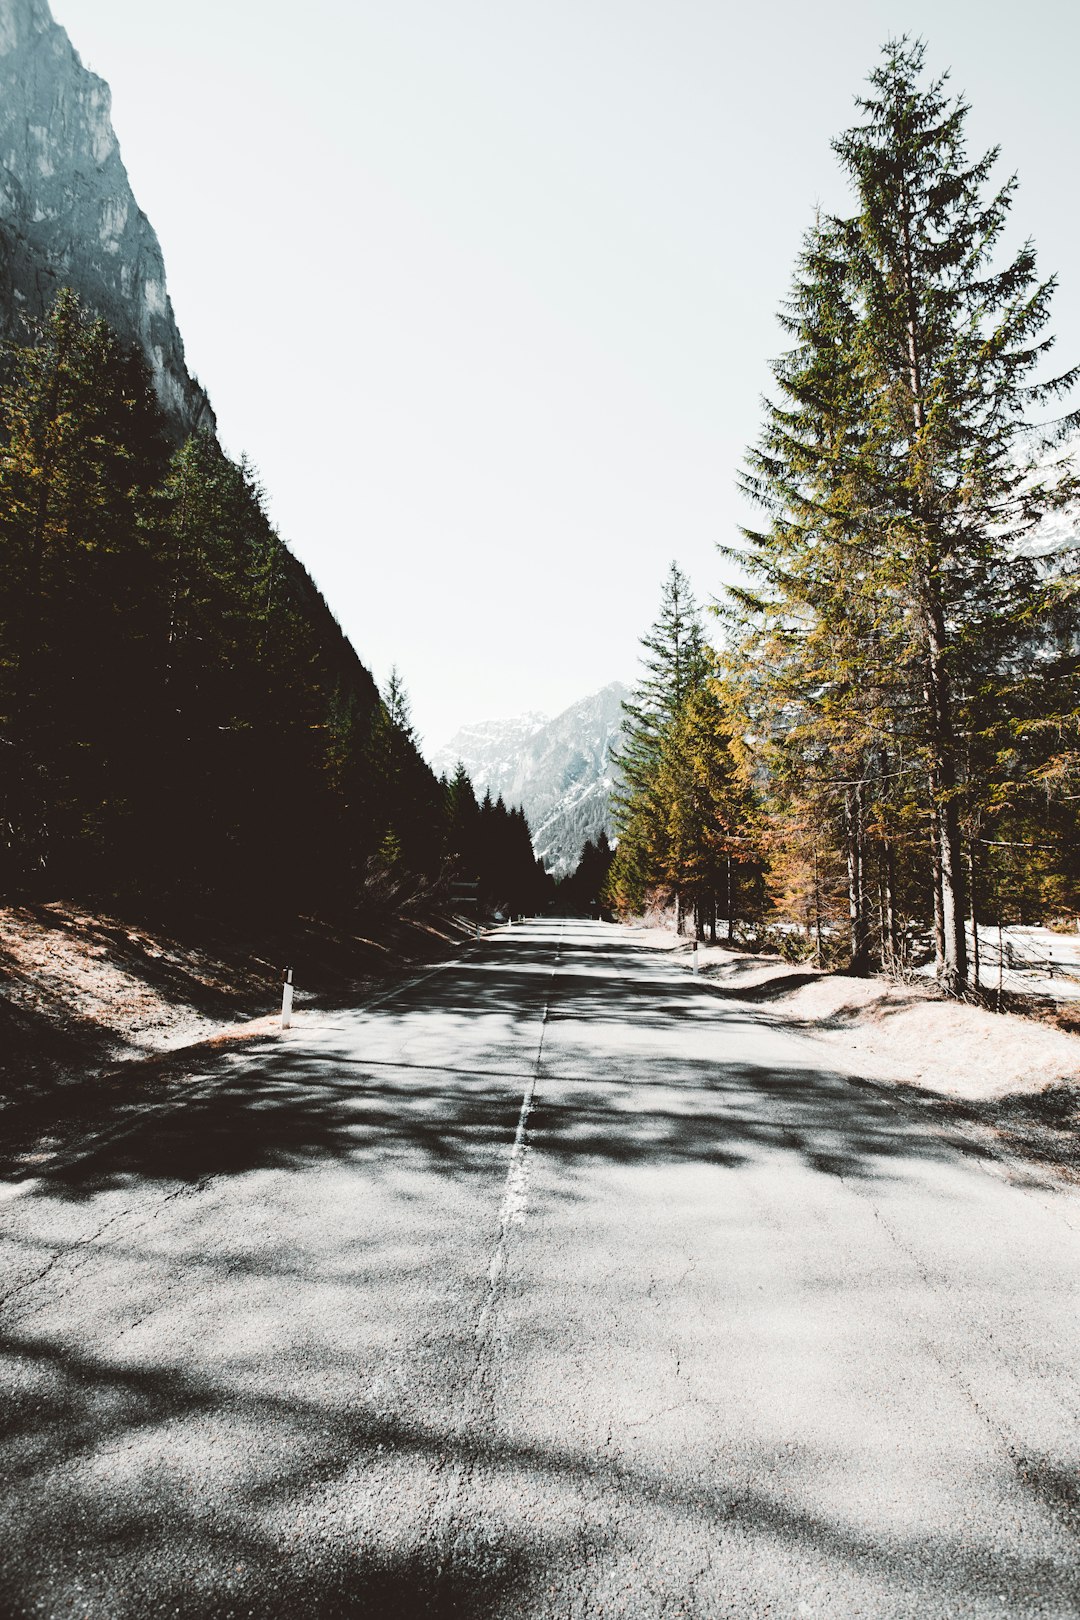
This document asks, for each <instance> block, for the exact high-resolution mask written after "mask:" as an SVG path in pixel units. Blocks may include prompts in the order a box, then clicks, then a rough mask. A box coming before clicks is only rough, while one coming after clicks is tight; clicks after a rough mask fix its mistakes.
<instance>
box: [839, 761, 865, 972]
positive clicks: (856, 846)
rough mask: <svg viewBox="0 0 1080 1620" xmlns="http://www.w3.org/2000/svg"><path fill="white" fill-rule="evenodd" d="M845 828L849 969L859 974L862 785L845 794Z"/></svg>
mask: <svg viewBox="0 0 1080 1620" xmlns="http://www.w3.org/2000/svg"><path fill="white" fill-rule="evenodd" d="M844 829H845V832H846V835H847V872H848V915H849V917H850V919H851V964H850V971H851V972H852V973H855V974H858V975H860V976H861V975H863V974H865V973H866V971H867V968H868V966H869V954H870V938H869V934H870V930H869V928H868V926H867V916H866V884H865V881H864V869H865V848H864V838H863V815H862V785H861V784H859V785H858V786H857V787H853V788H849V789H848V791H847V794H846V795H845V799H844Z"/></svg>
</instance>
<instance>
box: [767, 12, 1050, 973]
mask: <svg viewBox="0 0 1080 1620" xmlns="http://www.w3.org/2000/svg"><path fill="white" fill-rule="evenodd" d="M924 54H925V53H924V48H923V46H922V45H921V44H912V43H910V42H909V41H907V40H901V41H900V42H898V43H893V44H890V45H888V46H887V47H886V49H885V52H884V56H883V60H882V63H881V65H880V66H879V67H878V68H877V69H876V70H875V71H874V72H873V73H872V74H871V77H870V93H869V94H868V95H867V96H866V97H865V98H863V99H862V100H861V101H860V102H859V107H860V109H861V112H862V114H863V121H862V122H861V123H860V124H858V125H857V126H855V127H854V128H852V129H850V130H848V131H847V132H846V133H845V134H844V135H842V136H841V137H840V138H839V139H838V140H837V141H836V142H834V148H835V150H836V152H837V155H838V156H839V158H840V161H841V163H842V165H843V167H844V169H845V171H846V173H847V175H848V177H849V179H850V180H851V183H852V186H853V189H854V192H855V199H856V211H855V212H854V213H853V214H852V215H851V216H849V217H840V218H832V219H828V220H826V221H824V222H820V221H819V223H818V225H817V226H816V227H815V229H814V231H813V232H812V233H811V235H810V237H809V238H808V244H807V249H806V251H805V252H804V255H803V259H802V261H801V265H800V278H799V281H798V282H797V287H796V294H795V297H794V299H793V301H792V305H791V306H789V311H788V328H789V330H793V329H794V331H795V335H796V339H797V342H796V347H795V349H794V350H793V351H792V352H791V353H790V354H789V355H788V356H786V357H784V359H783V360H782V361H781V362H779V363H778V365H777V366H776V367H775V368H774V370H775V376H776V379H777V383H778V385H779V388H780V392H781V396H782V397H781V399H780V400H779V401H778V402H774V403H773V404H771V405H770V406H769V411H768V419H767V423H766V429H765V433H764V434H763V438H762V441H761V445H760V446H759V449H758V451H757V452H756V453H755V454H754V455H753V456H752V457H751V460H750V472H749V478H748V487H749V490H750V492H751V494H753V495H754V496H755V497H756V498H757V499H759V500H760V501H761V502H762V504H763V505H764V506H765V507H766V509H767V511H768V513H769V516H770V518H771V523H770V526H769V528H768V529H767V530H766V531H765V532H764V533H762V534H751V536H750V540H751V552H750V556H749V559H748V564H749V568H750V570H751V573H752V574H755V575H756V576H757V579H758V581H759V582H760V587H761V588H760V591H759V594H758V597H757V600H756V601H755V599H754V593H753V591H749V592H746V593H744V595H743V598H742V601H741V603H740V606H741V608H742V610H743V612H744V613H749V614H750V615H751V616H752V615H753V613H754V612H755V610H759V609H763V610H764V615H765V616H766V617H771V619H772V622H773V624H774V626H776V627H777V630H778V632H779V633H778V635H777V637H776V638H775V642H776V643H777V644H781V645H782V646H783V648H784V651H785V652H786V653H787V655H788V664H789V667H790V668H791V669H792V671H793V676H794V679H795V681H796V683H800V682H801V684H802V686H803V691H804V697H805V700H806V709H807V712H808V713H811V715H812V721H811V727H810V729H811V730H813V729H815V726H816V729H817V732H818V737H817V740H818V741H819V742H821V741H822V740H823V738H825V734H826V733H827V734H828V735H827V738H826V739H825V740H827V742H828V744H829V747H828V748H827V749H826V756H827V757H826V759H825V762H824V774H826V775H829V774H831V775H833V776H834V778H835V780H836V784H837V786H843V787H844V788H845V789H846V790H847V791H848V795H849V796H848V799H847V805H846V815H847V818H848V821H849V823H850V822H852V821H853V820H854V821H855V822H856V823H857V824H858V826H860V827H863V828H864V827H865V824H866V819H867V802H866V801H867V797H868V794H869V795H870V796H873V795H874V794H875V793H876V789H875V788H874V786H873V782H874V780H875V779H876V781H878V782H885V781H892V780H899V779H902V777H903V775H904V773H906V772H907V771H908V769H909V768H910V767H911V766H913V765H917V766H918V767H919V768H920V769H921V771H922V773H923V776H924V780H925V813H926V820H927V831H928V835H929V846H930V850H931V855H932V860H931V882H930V889H931V893H932V898H933V909H934V916H935V939H936V952H937V959H938V960H937V965H938V973H939V977H940V979H941V981H942V983H943V984H944V985H945V986H946V987H947V988H949V989H950V990H953V991H956V990H961V989H962V988H963V987H964V985H965V984H966V982H967V977H968V962H967V947H966V938H965V912H966V901H965V863H964V858H963V840H962V823H963V810H964V804H965V801H966V800H970V799H971V798H972V797H973V796H974V797H978V796H979V795H980V794H981V795H982V796H983V797H984V798H985V797H987V796H988V795H989V794H990V793H991V791H992V785H991V784H990V783H989V782H988V781H987V780H985V774H986V771H987V770H989V769H990V766H989V764H988V762H987V761H986V760H984V761H982V764H981V769H982V771H983V776H984V780H981V781H980V780H973V779H972V776H971V774H970V768H971V767H972V766H973V765H974V766H976V767H978V766H979V765H980V762H979V760H978V759H977V757H976V753H975V752H973V750H972V748H971V746H970V740H971V736H972V734H973V732H974V731H975V730H976V728H977V726H978V724H979V715H980V710H981V711H983V712H985V710H986V708H987V706H988V705H989V706H990V707H994V706H995V705H998V706H999V705H1000V701H1001V700H1003V699H1004V698H1005V688H1006V686H1007V684H1008V673H1007V670H1008V661H1009V655H1010V648H1011V649H1013V650H1014V651H1015V649H1016V648H1017V645H1018V640H1019V637H1020V635H1021V626H1022V625H1023V622H1024V618H1025V614H1027V613H1029V612H1030V609H1031V606H1032V603H1033V600H1034V597H1035V585H1036V581H1035V576H1034V571H1033V569H1032V567H1031V565H1030V562H1029V560H1028V559H1026V558H1025V557H1024V556H1023V553H1022V550H1021V547H1020V542H1021V541H1022V539H1023V537H1024V536H1025V535H1026V534H1027V533H1028V532H1029V531H1030V529H1031V528H1032V527H1033V525H1034V524H1035V523H1036V522H1037V521H1038V519H1039V518H1040V516H1041V515H1042V514H1043V513H1044V512H1045V511H1046V510H1047V509H1048V507H1051V506H1053V505H1054V504H1056V503H1060V502H1061V501H1062V500H1063V499H1064V498H1065V496H1066V494H1067V493H1068V491H1069V488H1070V485H1069V480H1068V479H1067V477H1066V476H1065V475H1064V473H1063V470H1062V468H1061V467H1059V466H1056V465H1055V464H1053V463H1048V462H1047V461H1046V459H1045V444H1044V443H1043V444H1040V443H1039V442H1038V441H1037V440H1035V439H1033V438H1032V437H1031V435H1030V427H1031V418H1032V413H1033V411H1035V410H1036V409H1037V408H1038V407H1040V406H1042V405H1044V404H1045V402H1046V401H1048V400H1049V399H1051V398H1053V397H1055V396H1057V395H1060V394H1061V393H1062V392H1063V391H1064V390H1065V389H1067V388H1068V387H1069V386H1070V385H1071V383H1072V381H1073V380H1074V374H1072V373H1069V374H1066V375H1064V376H1059V377H1057V378H1054V379H1051V380H1048V381H1039V380H1035V373H1036V371H1037V369H1038V367H1039V365H1040V363H1041V362H1042V360H1043V359H1044V357H1045V355H1046V353H1047V351H1048V350H1049V348H1050V346H1051V342H1052V340H1051V339H1050V338H1049V337H1048V336H1046V335H1044V329H1045V326H1046V322H1047V319H1048V313H1049V302H1050V298H1051V294H1052V291H1053V286H1054V283H1053V281H1052V280H1048V281H1040V280H1039V279H1038V277H1037V274H1036V264H1035V254H1034V250H1033V248H1032V247H1031V245H1030V243H1028V244H1025V245H1024V246H1023V247H1022V248H1021V249H1020V250H1019V251H1018V252H1017V253H1016V254H1015V255H1014V256H1013V257H1012V258H1011V260H1009V261H1008V262H1007V263H1005V265H1004V266H1003V267H997V266H996V259H997V250H998V248H999V246H1000V239H1001V235H1002V232H1003V230H1004V227H1005V223H1006V219H1007V215H1008V211H1009V208H1010V205H1011V202H1012V199H1013V194H1014V191H1015V179H1010V180H1008V181H1006V182H1005V183H1004V185H1001V186H997V187H995V186H994V185H993V184H992V182H991V172H992V170H993V167H994V164H995V161H996V159H997V155H998V154H997V152H996V150H995V151H991V152H989V153H987V154H985V155H984V156H982V157H980V158H978V159H976V160H974V161H972V160H970V159H969V157H968V154H967V149H966V141H965V129H964V126H965V120H966V116H967V111H968V109H967V106H966V104H965V103H964V101H963V100H962V99H961V98H951V97H950V96H949V95H948V94H947V90H946V82H947V81H946V78H939V79H936V80H931V81H929V82H926V81H925V80H924V76H923V66H924ZM760 623H761V620H760V619H759V626H760ZM763 645H764V643H761V642H759V650H760V649H761V647H762V646H763ZM822 647H826V648H827V656H826V657H825V658H824V659H823V660H822V661H821V662H820V664H819V667H818V668H817V669H816V670H815V663H814V659H815V655H816V653H817V652H819V651H820V649H821V648H822ZM782 664H783V660H781V666H782ZM815 675H816V676H817V677H818V679H819V682H820V690H819V692H818V693H815V692H814V680H815ZM814 711H816V713H814ZM774 713H775V714H776V715H777V716H778V717H779V724H780V729H781V730H784V729H785V728H789V725H790V714H788V715H784V714H783V713H782V704H781V705H777V707H776V708H775V709H774ZM875 735H877V736H878V737H885V738H886V740H887V742H888V744H889V746H888V747H887V748H886V749H885V750H882V749H880V748H877V747H875V744H874V738H875ZM999 757H1000V756H999ZM852 792H856V793H857V798H858V802H855V801H853V800H852V798H851V796H850V795H851V793H852ZM883 797H884V798H887V797H888V796H887V795H886V796H883ZM862 837H863V834H862V833H861V832H860V833H859V834H858V838H857V839H855V840H854V842H853V843H852V845H851V848H852V851H853V852H854V846H855V844H857V843H858V842H859V840H861V839H862ZM853 884H854V885H855V887H856V888H857V889H858V890H859V893H860V894H861V893H862V891H863V880H862V877H861V876H859V875H858V874H856V876H854V877H853ZM856 920H857V919H856V917H855V915H854V913H853V924H854V923H855V922H856ZM854 945H855V941H854V940H853V946H854Z"/></svg>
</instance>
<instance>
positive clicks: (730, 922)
mask: <svg viewBox="0 0 1080 1620" xmlns="http://www.w3.org/2000/svg"><path fill="white" fill-rule="evenodd" d="M727 937H728V944H729V945H730V943H731V941H732V940H733V939H734V938H735V865H734V862H733V861H732V859H731V856H730V855H729V856H728V858H727Z"/></svg>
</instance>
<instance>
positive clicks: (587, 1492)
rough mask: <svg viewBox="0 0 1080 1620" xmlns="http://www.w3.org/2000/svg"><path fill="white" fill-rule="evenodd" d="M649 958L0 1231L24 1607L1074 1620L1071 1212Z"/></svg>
mask: <svg viewBox="0 0 1080 1620" xmlns="http://www.w3.org/2000/svg"><path fill="white" fill-rule="evenodd" d="M685 961H686V959H685V957H684V958H682V959H680V958H678V957H676V956H673V955H672V954H671V953H666V952H663V951H658V950H655V949H650V948H648V947H647V946H646V945H645V944H643V943H642V942H641V940H640V936H637V935H635V933H634V931H633V930H632V929H629V928H623V927H619V926H616V925H609V924H603V923H587V922H581V923H578V922H561V921H554V922H534V923H529V924H526V925H525V926H523V927H514V928H512V929H506V930H503V931H501V932H499V933H497V934H492V935H490V936H489V937H487V938H486V939H484V940H483V941H481V942H479V943H478V944H477V945H476V946H475V947H474V948H470V949H469V950H467V951H466V952H465V953H464V954H463V956H462V958H461V960H460V961H458V962H456V963H452V964H450V965H448V966H446V967H444V968H442V969H439V970H437V971H435V972H434V973H431V974H429V975H427V976H425V977H423V978H421V979H419V980H416V981H414V982H413V983H412V984H409V985H404V986H402V987H400V988H399V989H397V990H395V991H394V992H393V993H392V994H390V995H389V996H388V997H386V999H384V1000H383V1001H382V1002H381V1003H380V1004H378V1005H374V1004H373V1005H371V1006H370V1007H368V1008H367V1009H357V1010H355V1011H349V1012H345V1013H341V1012H334V1013H326V1014H318V1015H316V1014H311V1015H309V1016H308V1018H307V1019H306V1021H305V1020H302V1021H301V1022H300V1023H299V1024H298V1025H297V1026H296V1027H295V1028H294V1029H293V1030H291V1031H290V1032H289V1034H288V1035H287V1036H284V1037H282V1038H280V1039H276V1040H267V1041H265V1042H263V1043H261V1044H259V1045H258V1046H256V1047H255V1048H253V1049H252V1048H247V1049H245V1050H243V1051H242V1052H238V1053H235V1054H234V1055H233V1057H232V1058H231V1059H226V1060H222V1061H221V1062H219V1064H218V1068H217V1069H216V1071H215V1072H214V1075H213V1076H212V1078H211V1079H209V1080H207V1081H206V1082H205V1083H204V1084H200V1085H197V1086H195V1087H194V1089H190V1090H188V1091H187V1092H181V1093H178V1094H177V1095H176V1096H175V1097H174V1098H173V1100H172V1101H171V1102H170V1103H169V1105H168V1106H167V1107H165V1108H164V1109H159V1110H155V1111H152V1112H150V1113H147V1114H145V1115H140V1116H137V1117H135V1118H133V1119H131V1120H129V1122H128V1125H127V1127H126V1128H125V1130H123V1131H122V1132H121V1133H119V1134H114V1135H113V1136H112V1137H104V1138H99V1139H98V1140H97V1141H88V1142H87V1143H85V1144H84V1146H83V1147H82V1148H81V1149H79V1150H77V1151H75V1152H73V1153H71V1154H69V1155H68V1156H67V1157H66V1158H65V1160H64V1161H63V1163H62V1164H58V1165H56V1166H55V1167H54V1168H53V1169H52V1170H49V1169H46V1170H43V1171H42V1173H41V1174H40V1176H39V1177H38V1179H37V1180H36V1181H34V1182H31V1183H26V1184H24V1185H21V1186H15V1185H12V1184H8V1186H7V1188H6V1192H7V1196H6V1197H5V1198H3V1199H2V1201H0V1296H2V1299H3V1306H2V1313H0V1320H2V1341H0V1352H2V1359H0V1369H2V1417H0V1446H2V1453H0V1480H2V1488H0V1613H3V1614H4V1615H5V1616H7V1615H10V1616H50V1617H51V1616H65V1617H67V1616H84V1617H90V1620H103V1617H109V1620H129V1617H130V1620H136V1617H137V1620H150V1617H156V1616H183V1617H196V1616H197V1617H207V1620H210V1617H213V1620H228V1617H232V1616H258V1617H260V1620H261V1617H265V1616H313V1617H319V1616H324V1615H325V1616H372V1617H383V1616H386V1617H394V1616H412V1615H419V1616H439V1617H444V1616H450V1615H455V1616H476V1617H485V1620H486V1617H495V1616H507V1617H510V1616H513V1617H515V1620H528V1617H533V1616H538V1617H545V1620H547V1617H551V1620H555V1617H559V1620H578V1617H579V1616H580V1617H584V1616H637V1617H642V1620H646V1617H647V1620H654V1617H656V1620H659V1617H665V1620H667V1617H675V1616H691V1617H709V1620H712V1617H717V1620H719V1617H726V1616H731V1617H736V1620H744V1617H748V1620H757V1617H759V1616H760V1617H765V1616H768V1617H777V1620H781V1617H782V1620H803V1617H805V1616H813V1617H820V1620H846V1617H849V1616H861V1617H868V1620H884V1617H894V1616H904V1617H909V1616H910V1617H916V1616H917V1617H919V1620H937V1617H939V1616H964V1617H968V1616H972V1617H974V1616H980V1617H982V1616H995V1617H998V1620H1002V1617H1009V1620H1011V1617H1016V1616H1022V1617H1027V1616H1040V1617H1042V1616H1054V1617H1065V1616H1068V1617H1070V1620H1075V1617H1076V1616H1077V1615H1078V1614H1080V1559H1078V1556H1077V1555H1078V1535H1077V1532H1078V1529H1080V1488H1078V1485H1077V1478H1078V1475H1077V1465H1078V1463H1080V1426H1078V1416H1080V1413H1078V1406H1080V1400H1078V1391H1080V1380H1078V1378H1077V1342H1078V1335H1077V1327H1078V1316H1077V1279H1078V1276H1080V1265H1078V1262H1080V1199H1078V1197H1077V1195H1076V1193H1075V1192H1074V1191H1071V1190H1069V1189H1068V1188H1065V1189H1062V1190H1057V1191H1055V1190H1054V1189H1053V1187H1052V1186H1051V1185H1050V1184H1049V1183H1047V1182H1045V1181H1042V1180H1038V1179H1036V1178H1034V1177H1031V1176H1026V1175H1025V1174H1024V1173H1023V1172H1021V1171H1019V1170H1018V1169H1017V1168H1016V1167H1015V1166H1011V1167H1010V1166H1009V1165H1008V1164H1007V1163H1003V1162H999V1161H998V1160H995V1159H991V1158H988V1157H986V1156H985V1155H983V1156H980V1154H979V1153H978V1152H976V1151H975V1150H974V1149H973V1147H972V1145H971V1144H968V1145H967V1147H965V1145H964V1143H963V1142H962V1141H959V1140H957V1139H956V1138H954V1137H950V1136H949V1135H948V1134H947V1133H945V1132H943V1131H941V1130H938V1129H937V1128H935V1127H934V1126H933V1125H932V1124H930V1123H928V1122H927V1120H926V1119H924V1118H923V1117H922V1116H921V1115H920V1116H916V1114H914V1113H912V1112H908V1111H907V1110H906V1109H905V1107H904V1106H903V1105H902V1104H899V1103H897V1102H896V1101H895V1100H893V1099H891V1098H890V1097H889V1096H888V1095H887V1094H886V1093H885V1092H884V1091H882V1090H881V1089H880V1088H875V1087H871V1086H868V1085H866V1084H861V1083H859V1081H858V1080H857V1078H855V1077H852V1076H848V1075H844V1074H843V1073H840V1072H838V1071H837V1069H836V1068H835V1067H833V1066H832V1065H834V1064H835V1063H836V1062H837V1061H838V1059H837V1057H836V1056H835V1054H832V1053H831V1049H830V1054H831V1055H830V1056H829V1060H828V1061H827V1062H826V1061H824V1060H823V1057H822V1053H823V1051H825V1048H824V1047H823V1046H821V1045H819V1044H817V1043H815V1042H814V1041H813V1040H812V1039H811V1038H810V1037H808V1036H806V1035H802V1034H800V1033H799V1032H798V1031H797V1030H793V1029H792V1027H791V1026H790V1024H787V1025H784V1024H782V1023H781V1022H780V1021H779V1020H777V1019H776V1017H775V1016H774V1014H773V1013H772V1012H771V1010H770V1003H769V1001H768V999H759V1000H757V1001H754V1000H750V999H741V1000H740V999H737V998H736V997H735V996H734V995H732V994H725V993H724V990H723V986H722V985H715V984H709V983H708V982H705V981H702V980H699V979H695V978H692V977H691V976H690V974H689V973H688V972H687V969H686V965H685Z"/></svg>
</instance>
